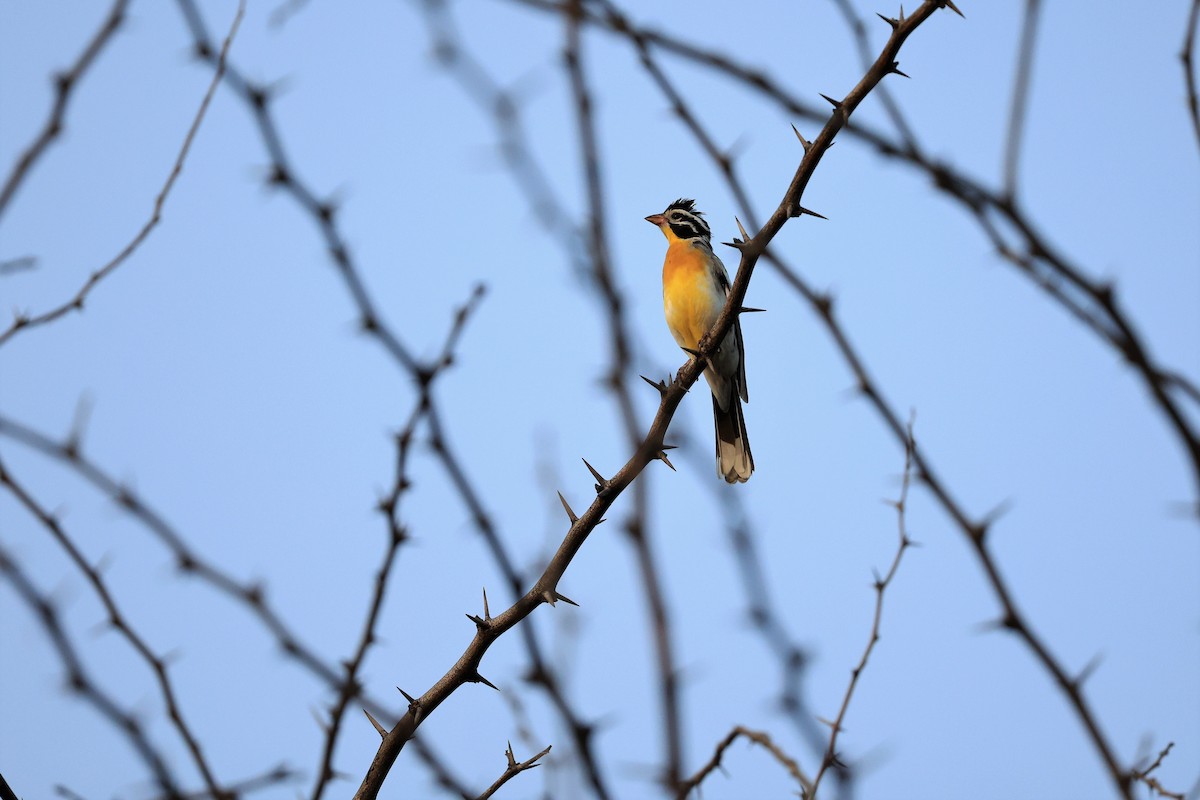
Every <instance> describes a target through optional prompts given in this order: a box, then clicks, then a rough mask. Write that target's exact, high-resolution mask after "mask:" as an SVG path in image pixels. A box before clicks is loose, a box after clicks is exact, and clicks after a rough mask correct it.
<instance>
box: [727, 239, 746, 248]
mask: <svg viewBox="0 0 1200 800" xmlns="http://www.w3.org/2000/svg"><path fill="white" fill-rule="evenodd" d="M721 244H723V245H725V246H726V247H732V248H733V249H734V250H741V249H742V248H743V247H745V246H746V243H745V242H743V241H742V240H741V239H734V240H733V241H732V242H721Z"/></svg>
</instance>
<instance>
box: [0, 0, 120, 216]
mask: <svg viewBox="0 0 1200 800" xmlns="http://www.w3.org/2000/svg"><path fill="white" fill-rule="evenodd" d="M128 6H129V0H116V2H114V3H113V4H112V8H110V9H109V12H108V16H107V17H105V18H104V21H103V22H102V23H100V29H99V30H97V31H96V33H95V34H94V35H93V36H92V38H91V39H90V40H89V41H88V43H87V46H85V47H84V48H83V52H82V53H80V54H79V58H77V59H75V63H74V64H73V65H72V66H71V68H70V69H69V70H67V71H66V72H60V73H58V74H56V75H55V76H54V105H53V106H52V107H51V109H50V116H49V118H48V119H47V120H46V124H45V125H43V126H42V130H41V132H40V133H38V135H37V137H36V138H35V139H34V140H33V142H32V143H31V144H30V145H29V147H27V148H25V150H24V152H22V153H21V155H20V157H19V158H17V163H16V164H14V165H13V168H12V172H10V173H9V175H8V179H7V180H5V181H4V186H3V187H0V217H3V216H4V211H5V209H7V208H8V203H9V201H10V200H12V197H13V194H15V193H16V191H17V188H18V187H19V186H20V185H21V182H22V181H23V180H24V179H25V176H26V175H27V174H28V173H29V169H30V168H31V167H32V166H33V165H34V163H35V162H36V161H37V160H38V159H39V158H41V156H42V155H43V154H44V153H45V152H46V149H47V148H48V147H49V146H50V143H51V142H53V141H54V140H55V139H57V138H58V137H59V135H60V134H62V131H63V123H64V121H65V119H66V114H67V104H68V102H69V101H70V99H71V95H72V93H73V92H74V91H75V87H77V86H78V85H79V82H80V80H82V78H83V76H84V74H85V73H86V72H87V71H88V69H90V68H91V66H92V65H93V64H94V63H95V61H96V57H97V56H99V55H100V51H101V50H103V49H104V47H105V46H106V45H107V44H108V43H109V42H110V41H111V40H112V38H113V34H115V33H116V32H117V29H118V28H120V27H121V23H122V22H123V21H124V19H125V9H126V8H127V7H128Z"/></svg>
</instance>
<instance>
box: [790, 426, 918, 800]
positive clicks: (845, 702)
mask: <svg viewBox="0 0 1200 800" xmlns="http://www.w3.org/2000/svg"><path fill="white" fill-rule="evenodd" d="M912 428H913V423H912V420H911V419H910V420H909V422H908V441H907V442H906V443H905V447H904V474H903V476H902V477H901V479H900V497H899V499H897V500H895V501H893V502H892V503H891V505H892V506H893V507H894V508H895V509H896V525H897V529H898V531H899V533H900V540H899V543H898V544H897V546H896V555H895V556H893V557H892V565H891V566H890V567H889V568H888V571H887V573H886V574H885V575H884V576H883V577H882V578H881V577H879V573H875V584H874V586H875V616H874V618H873V619H872V620H871V635H870V636H869V637H868V638H867V646H866V648H865V649H864V650H863V654H862V657H861V658H860V659H859V660H858V664H857V665H855V667H854V669H852V670H851V671H850V683H849V685H848V686H846V694H845V695H844V696H843V697H842V707H841V708H840V709H838V714H837V718H836V719H834V720H833V723H832V724H831V725H830V727H831V728H832V730H831V731H830V733H829V747H828V748H826V750H825V756H824V757H823V758H822V759H821V767H820V768H819V769H818V770H817V774H816V777H814V778H813V782H812V786H811V787H810V788H809V789H808V792H807V794H806V795H805V798H806V800H816V797H817V789H818V788H819V787H820V786H821V778H822V777H823V776H824V775H825V772H826V770H828V769H829V767H831V766H834V765H835V764H839V763H840V762H841V759H840V758H838V754H837V740H838V735H839V734H840V733H841V732H842V730H843V728H842V723H843V722H844V721H845V719H846V711H847V709H849V708H850V699H851V698H852V697H853V696H854V689H855V687H857V686H858V679H859V678H861V677H862V673H863V670H865V669H866V668H867V659H869V658H870V657H871V652H872V651H873V650H874V649H875V644H876V643H877V642H878V641H879V624H880V621H881V620H882V619H883V595H884V592H886V591H887V588H888V586H890V585H891V583H892V578H894V577H896V570H897V569H898V568H899V567H900V559H901V558H903V557H904V553H905V551H907V550H908V548H909V547H911V546H912V540H911V539H909V538H908V529H907V525H906V524H905V517H904V515H905V511H906V510H907V506H908V486H909V482H910V480H911V478H912V466H913V451H914V450H915V448H916V444H915V440H914V439H913V431H912Z"/></svg>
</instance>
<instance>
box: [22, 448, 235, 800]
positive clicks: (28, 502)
mask: <svg viewBox="0 0 1200 800" xmlns="http://www.w3.org/2000/svg"><path fill="white" fill-rule="evenodd" d="M0 486H2V487H4V488H6V489H8V491H9V493H10V494H12V495H13V496H14V497H15V498H16V499H17V502H18V503H20V504H21V505H22V506H23V507H24V508H25V510H26V511H27V512H29V514H30V515H31V516H33V517H34V518H35V519H36V520H37V521H38V522H39V523H41V526H42V527H43V528H45V529H46V531H47V532H48V533H49V534H50V535H51V536H52V537H53V538H54V540H55V541H56V542H58V544H59V546H61V547H62V549H63V550H65V551H66V553H67V556H68V558H70V560H71V563H73V564H74V565H75V567H76V569H78V570H79V571H80V572H81V573H83V576H84V578H86V579H87V582H88V584H89V585H90V586H91V587H92V591H93V592H95V594H96V597H97V599H99V601H100V604H101V605H102V606H104V610H105V612H106V613H107V614H108V624H109V625H110V626H112V628H113V629H115V630H116V631H117V632H119V633H120V634H121V636H122V637H124V639H125V640H126V641H127V642H128V643H129V646H130V647H131V648H133V650H134V651H135V652H136V653H137V654H138V657H139V658H141V659H142V660H143V661H145V662H146V664H147V665H148V666H149V667H150V670H151V671H152V672H153V673H154V677H155V680H156V681H157V682H158V690H159V694H161V695H162V699H163V704H164V705H165V706H166V709H167V716H168V717H169V718H170V720H171V722H172V724H173V725H174V726H175V730H176V731H177V732H178V733H179V737H180V738H181V739H183V742H184V744H185V745H186V746H187V750H188V753H189V754H190V755H191V757H192V762H193V763H194V764H195V765H196V769H197V770H198V771H199V772H200V775H201V777H202V778H203V779H204V785H205V786H206V787H207V788H208V791H209V793H210V794H211V795H212V797H213V798H214V800H229V799H230V798H232V794H231V793H230V792H229V791H227V790H226V789H223V788H222V787H221V785H220V784H219V783H218V781H217V779H216V776H215V775H214V773H213V770H212V768H211V767H210V766H209V764H208V760H207V759H205V757H204V754H203V752H202V751H201V748H200V742H199V740H198V739H197V738H196V735H195V734H194V733H193V732H192V729H191V728H190V727H189V726H188V723H187V720H185V719H184V716H183V710H182V709H181V708H180V706H179V700H178V698H177V696H176V692H175V688H174V686H172V684H171V678H170V675H169V673H168V671H167V661H166V659H165V658H164V657H162V656H159V655H157V654H156V653H155V652H154V650H153V649H151V647H150V645H149V644H148V643H147V642H146V640H145V639H144V638H142V636H141V635H139V634H138V633H137V631H135V630H134V628H133V626H132V625H130V623H129V620H128V618H127V617H126V615H125V614H123V613H122V612H121V610H120V609H119V608H118V607H117V602H116V600H115V599H114V598H113V595H112V592H110V591H109V589H108V586H107V584H105V582H104V578H103V577H102V576H101V574H100V570H99V569H97V568H95V567H93V566H92V565H91V564H90V563H88V560H87V559H86V558H85V557H84V555H83V553H82V552H81V551H80V550H79V548H78V547H77V546H76V545H75V542H74V541H73V540H72V539H71V537H70V536H69V535H68V534H67V530H66V528H65V527H64V526H63V525H62V523H61V522H59V520H58V519H57V518H56V517H55V516H54V515H53V514H51V513H50V512H49V511H47V510H46V509H45V508H43V507H42V506H41V505H40V504H39V503H38V501H37V500H35V499H34V498H33V496H32V495H31V494H30V493H29V492H28V491H27V490H26V489H25V487H24V486H22V485H21V484H20V483H18V482H17V480H16V479H15V478H14V477H13V476H12V474H11V473H9V471H8V470H7V469H6V468H5V465H4V461H3V460H2V459H0Z"/></svg>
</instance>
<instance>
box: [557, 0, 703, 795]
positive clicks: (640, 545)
mask: <svg viewBox="0 0 1200 800" xmlns="http://www.w3.org/2000/svg"><path fill="white" fill-rule="evenodd" d="M582 14H583V8H582V2H581V0H576V2H573V3H572V4H571V5H570V7H569V8H568V10H567V13H566V22H567V47H566V53H565V59H564V60H565V63H566V70H567V75H568V77H569V79H570V85H571V97H572V100H573V101H574V105H575V118H576V124H577V125H578V128H579V152H580V157H581V159H582V161H583V164H582V166H583V173H584V178H585V183H586V191H587V208H588V216H587V220H588V226H587V230H588V232H589V234H590V238H589V248H588V251H589V254H590V255H591V259H590V263H591V276H592V279H593V283H594V285H595V286H596V288H597V290H598V292H599V294H600V297H601V299H602V301H603V305H604V310H605V312H606V317H607V320H606V321H607V323H608V331H609V342H610V344H611V347H610V352H611V353H612V361H611V363H610V365H609V371H608V375H607V376H606V378H607V379H606V381H605V384H606V385H607V387H608V388H609V389H610V391H612V393H613V395H614V400H615V401H616V404H617V407H618V410H619V412H620V415H621V424H622V427H624V429H625V439H626V441H627V442H628V444H629V446H630V448H631V449H636V448H637V446H638V443H639V441H640V440H641V425H640V421H639V419H638V414H637V409H636V407H635V406H634V402H633V393H632V391H631V390H630V387H629V377H630V374H631V372H632V369H631V353H632V345H631V341H632V335H631V333H630V331H629V324H628V321H627V319H626V316H625V303H624V301H623V298H622V297H621V292H620V290H619V289H618V288H617V282H616V277H615V274H614V270H613V265H612V255H611V251H610V249H609V246H608V223H607V216H606V214H605V210H604V184H603V180H602V178H601V175H602V170H601V168H600V148H599V145H598V144H597V136H596V122H595V118H594V115H593V103H592V96H591V90H590V88H589V86H588V81H587V78H586V76H585V75H584V65H583V54H582V48H583V45H582V36H581V32H580V28H581V24H580V19H581V17H582ZM661 459H662V461H663V462H664V463H666V464H668V465H670V462H669V461H667V457H666V454H665V451H664V452H662V453H661ZM584 464H587V462H586V461H584ZM587 466H588V469H589V470H591V469H592V468H591V465H590V464H587ZM672 469H674V468H673V467H672ZM593 474H595V473H594V471H593ZM597 480H599V481H600V482H601V483H603V480H602V479H601V478H600V477H598V476H597ZM596 488H597V491H599V489H600V484H597V486H596ZM632 491H633V503H632V509H631V510H630V513H629V517H628V518H627V519H626V520H625V525H624V530H625V532H626V533H627V534H628V537H629V541H630V544H632V545H633V549H634V555H635V558H636V560H637V564H638V573H639V575H640V577H641V581H642V590H643V593H644V596H645V599H646V610H647V615H648V617H649V619H650V624H651V628H652V630H653V632H654V637H653V642H654V653H655V662H656V672H657V674H658V687H659V703H660V706H661V709H662V711H661V714H660V720H661V724H662V736H663V749H664V751H665V754H666V764H665V770H664V772H663V774H662V776H661V778H662V781H663V782H664V784H665V785H666V787H667V789H668V790H670V791H672V792H674V791H676V790H677V789H678V787H679V785H680V781H681V780H682V779H683V724H682V719H681V718H682V709H681V703H680V699H679V675H678V673H677V671H676V668H675V654H674V649H673V647H672V643H671V623H670V616H669V612H668V610H667V604H666V600H665V598H664V597H663V588H662V580H661V577H660V570H659V568H658V564H657V562H656V560H655V558H654V553H653V550H652V548H651V542H650V526H649V518H648V516H649V515H648V514H647V506H648V504H649V500H648V491H647V484H646V481H645V480H641V481H637V482H636V483H634V485H633V487H632Z"/></svg>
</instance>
